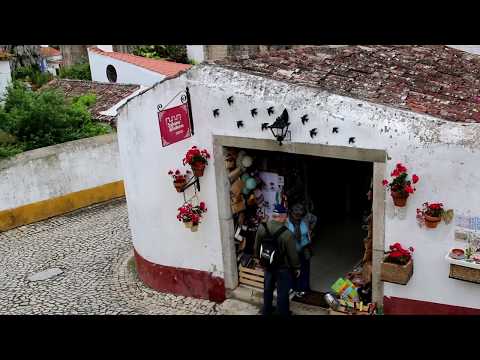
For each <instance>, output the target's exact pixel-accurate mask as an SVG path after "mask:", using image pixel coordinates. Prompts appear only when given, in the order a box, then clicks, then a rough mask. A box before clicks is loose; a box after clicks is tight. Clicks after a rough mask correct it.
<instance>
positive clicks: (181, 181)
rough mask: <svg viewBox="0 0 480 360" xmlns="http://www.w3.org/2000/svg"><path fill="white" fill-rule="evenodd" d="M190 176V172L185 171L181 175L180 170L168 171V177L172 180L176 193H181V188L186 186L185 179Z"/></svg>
mask: <svg viewBox="0 0 480 360" xmlns="http://www.w3.org/2000/svg"><path fill="white" fill-rule="evenodd" d="M189 174H191V172H190V170H187V172H186V173H182V172H181V171H180V170H178V169H177V170H170V171H169V172H168V175H170V176H171V177H172V179H173V186H175V189H176V190H177V192H182V191H183V187H184V186H185V185H186V184H187V177H188V175H189Z"/></svg>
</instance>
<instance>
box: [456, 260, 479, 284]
mask: <svg viewBox="0 0 480 360" xmlns="http://www.w3.org/2000/svg"><path fill="white" fill-rule="evenodd" d="M450 277H451V278H452V279H457V280H464V281H469V282H473V283H477V284H480V269H474V268H470V267H466V266H461V265H455V264H450Z"/></svg>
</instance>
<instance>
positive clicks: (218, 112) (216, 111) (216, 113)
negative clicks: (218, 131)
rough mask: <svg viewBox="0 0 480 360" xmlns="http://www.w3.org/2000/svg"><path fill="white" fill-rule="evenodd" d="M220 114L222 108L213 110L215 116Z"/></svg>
mask: <svg viewBox="0 0 480 360" xmlns="http://www.w3.org/2000/svg"><path fill="white" fill-rule="evenodd" d="M218 115H220V109H214V110H213V117H217V116H218Z"/></svg>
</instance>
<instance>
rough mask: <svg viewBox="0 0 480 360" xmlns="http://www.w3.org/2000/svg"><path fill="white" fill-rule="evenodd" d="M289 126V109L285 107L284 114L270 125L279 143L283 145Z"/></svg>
mask: <svg viewBox="0 0 480 360" xmlns="http://www.w3.org/2000/svg"><path fill="white" fill-rule="evenodd" d="M289 126H290V122H289V121H288V112H287V109H285V110H283V112H282V114H281V115H280V116H279V117H277V119H276V120H275V122H274V123H273V124H272V125H270V126H269V127H268V128H269V129H270V131H271V132H272V134H273V136H274V137H275V139H277V141H278V144H279V145H282V142H283V140H285V138H286V137H287V134H288V127H289Z"/></svg>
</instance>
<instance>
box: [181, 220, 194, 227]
mask: <svg viewBox="0 0 480 360" xmlns="http://www.w3.org/2000/svg"><path fill="white" fill-rule="evenodd" d="M183 225H185V227H186V228H187V229H188V228H191V227H192V225H193V223H192V222H191V221H187V222H184V223H183Z"/></svg>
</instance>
